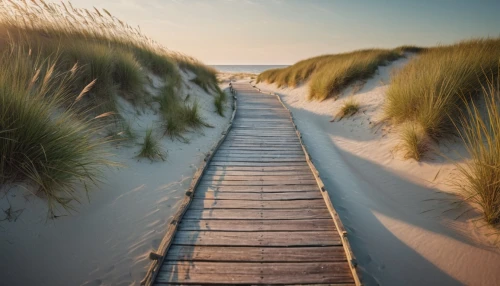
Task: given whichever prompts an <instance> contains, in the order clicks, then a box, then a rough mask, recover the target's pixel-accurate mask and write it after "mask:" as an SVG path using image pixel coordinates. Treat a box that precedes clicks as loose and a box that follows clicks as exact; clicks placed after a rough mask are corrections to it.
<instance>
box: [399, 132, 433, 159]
mask: <svg viewBox="0 0 500 286" xmlns="http://www.w3.org/2000/svg"><path fill="white" fill-rule="evenodd" d="M400 139H401V144H400V145H399V148H400V149H402V150H403V152H404V158H405V159H415V160H416V161H420V160H422V159H423V157H424V154H425V153H426V152H427V151H429V147H430V141H429V138H428V137H427V134H426V133H425V131H424V129H423V128H422V127H421V126H420V125H419V124H418V123H416V122H406V123H405V124H403V125H402V126H401V130H400Z"/></svg>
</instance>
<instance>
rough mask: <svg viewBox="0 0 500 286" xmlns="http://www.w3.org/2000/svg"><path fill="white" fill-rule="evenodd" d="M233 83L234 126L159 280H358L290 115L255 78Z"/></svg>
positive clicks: (349, 282)
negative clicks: (259, 87) (261, 90)
mask: <svg viewBox="0 0 500 286" xmlns="http://www.w3.org/2000/svg"><path fill="white" fill-rule="evenodd" d="M235 89H236V90H237V94H238V100H237V104H238V109H237V112H236V116H235V118H234V121H233V125H232V128H231V130H230V131H229V133H228V134H227V136H226V138H225V139H224V141H223V143H222V144H221V145H220V147H219V148H218V149H217V151H216V152H215V154H214V156H213V157H212V158H211V161H210V162H209V163H208V165H207V168H206V169H205V171H204V173H203V175H202V177H201V179H200V181H199V184H198V186H197V187H196V189H195V191H194V195H193V199H192V200H191V202H190V204H189V207H188V208H187V211H186V212H185V213H184V215H183V216H182V217H181V218H179V220H180V222H179V225H178V228H177V231H176V232H175V233H174V234H173V235H172V239H171V244H170V247H169V248H168V251H167V254H166V255H165V258H164V259H163V262H162V265H161V267H160V268H159V271H157V273H155V276H156V280H155V282H156V283H157V284H171V283H173V284H192V283H194V284H323V283H327V284H342V285H354V284H355V283H356V281H357V274H356V272H355V271H353V272H351V271H352V269H351V267H350V263H351V261H349V259H348V257H350V255H351V254H350V251H349V249H348V246H347V244H346V240H345V239H344V238H342V237H341V236H340V234H339V232H341V231H342V229H343V228H342V225H341V223H340V222H339V221H338V220H336V219H337V216H336V213H335V212H334V210H333V209H332V208H331V204H330V202H329V199H327V198H328V197H327V195H326V194H327V193H326V192H325V191H324V189H323V191H322V190H320V188H319V187H318V181H317V180H316V177H315V175H314V174H313V171H312V169H311V167H310V165H309V163H308V160H307V158H308V157H306V154H305V153H304V150H303V148H302V143H301V141H300V139H299V137H298V136H297V133H296V129H295V126H294V124H293V122H292V119H291V117H290V114H289V111H288V110H286V109H285V108H284V107H283V105H282V104H281V103H280V102H279V100H278V99H277V97H275V96H272V95H268V94H263V93H259V92H257V91H256V90H255V89H253V88H252V86H251V85H249V84H248V83H240V84H235ZM319 184H320V185H321V182H319ZM325 196H326V197H325ZM325 198H326V199H327V200H326V203H325ZM328 206H329V207H330V208H329V207H328ZM338 230H340V231H338ZM344 247H346V248H344ZM345 250H347V252H345ZM346 254H347V255H346ZM353 273H354V277H353Z"/></svg>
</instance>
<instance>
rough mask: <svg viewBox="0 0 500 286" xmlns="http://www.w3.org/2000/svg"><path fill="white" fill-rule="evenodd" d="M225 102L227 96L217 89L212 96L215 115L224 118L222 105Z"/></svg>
mask: <svg viewBox="0 0 500 286" xmlns="http://www.w3.org/2000/svg"><path fill="white" fill-rule="evenodd" d="M226 102H227V95H226V93H225V92H224V91H222V90H220V89H218V90H217V94H216V95H215V96H214V106H215V110H216V112H217V114H219V115H220V116H222V117H224V104H225V103H226Z"/></svg>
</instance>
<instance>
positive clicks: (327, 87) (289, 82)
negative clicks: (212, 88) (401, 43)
mask: <svg viewBox="0 0 500 286" xmlns="http://www.w3.org/2000/svg"><path fill="white" fill-rule="evenodd" d="M417 49H418V48H417V47H413V48H410V47H400V48H397V49H394V50H382V49H371V50H360V51H354V52H350V53H343V54H336V55H324V56H319V57H315V58H311V59H307V60H303V61H300V62H298V63H296V64H294V65H292V66H289V67H286V68H282V69H271V70H267V71H265V72H263V73H261V74H259V76H258V77H257V83H259V82H262V81H266V82H268V83H275V84H277V85H278V87H282V86H289V87H296V86H298V85H299V84H302V83H304V82H306V81H309V95H308V97H309V99H316V100H324V99H326V98H329V97H337V96H338V95H339V94H340V93H341V92H342V91H343V90H344V89H345V88H346V87H347V86H349V85H350V84H352V83H354V82H356V81H358V80H364V79H367V78H369V77H371V76H373V74H374V73H375V72H376V70H377V68H378V67H379V66H382V65H386V64H387V63H388V62H391V61H394V60H396V59H398V58H400V57H403V56H404V53H405V52H408V51H412V50H417Z"/></svg>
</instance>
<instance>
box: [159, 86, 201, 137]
mask: <svg viewBox="0 0 500 286" xmlns="http://www.w3.org/2000/svg"><path fill="white" fill-rule="evenodd" d="M158 103H159V104H160V113H161V115H162V117H163V120H164V129H165V134H166V135H168V136H170V137H172V138H178V139H182V140H184V141H187V140H186V139H185V137H184V136H183V134H184V133H185V132H187V131H188V130H189V129H190V128H191V129H197V128H200V127H202V126H205V127H210V125H209V124H207V123H205V121H204V120H203V119H202V118H201V114H200V110H199V107H198V103H197V102H196V101H195V102H193V103H192V104H189V103H188V102H185V101H184V100H181V99H180V98H179V97H178V96H177V94H176V90H175V87H173V86H171V85H166V86H165V87H163V89H162V90H161V93H160V95H159V96H158Z"/></svg>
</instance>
